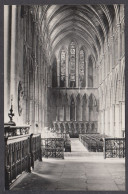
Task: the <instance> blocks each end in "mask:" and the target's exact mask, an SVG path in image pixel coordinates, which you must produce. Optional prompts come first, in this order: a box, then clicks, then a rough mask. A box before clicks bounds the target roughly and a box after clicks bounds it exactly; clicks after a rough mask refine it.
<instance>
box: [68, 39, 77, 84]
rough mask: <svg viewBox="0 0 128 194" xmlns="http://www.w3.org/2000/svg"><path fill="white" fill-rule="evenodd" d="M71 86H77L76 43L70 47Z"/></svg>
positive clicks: (72, 43)
mask: <svg viewBox="0 0 128 194" xmlns="http://www.w3.org/2000/svg"><path fill="white" fill-rule="evenodd" d="M69 85H70V87H75V86H76V47H75V43H74V42H71V44H70V47H69Z"/></svg>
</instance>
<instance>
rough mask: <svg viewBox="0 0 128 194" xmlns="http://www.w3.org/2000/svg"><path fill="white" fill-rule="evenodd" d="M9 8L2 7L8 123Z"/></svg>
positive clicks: (5, 110)
mask: <svg viewBox="0 0 128 194" xmlns="http://www.w3.org/2000/svg"><path fill="white" fill-rule="evenodd" d="M9 13H10V10H9V6H8V5H4V122H8V121H9V118H8V111H9V109H10V65H9V62H10V61H9V46H10V44H9V42H10V40H9V23H10V19H11V18H10V17H9Z"/></svg>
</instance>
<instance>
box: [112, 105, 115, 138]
mask: <svg viewBox="0 0 128 194" xmlns="http://www.w3.org/2000/svg"><path fill="white" fill-rule="evenodd" d="M112 121H113V124H112V134H111V135H112V136H113V137H115V105H114V104H113V105H112Z"/></svg>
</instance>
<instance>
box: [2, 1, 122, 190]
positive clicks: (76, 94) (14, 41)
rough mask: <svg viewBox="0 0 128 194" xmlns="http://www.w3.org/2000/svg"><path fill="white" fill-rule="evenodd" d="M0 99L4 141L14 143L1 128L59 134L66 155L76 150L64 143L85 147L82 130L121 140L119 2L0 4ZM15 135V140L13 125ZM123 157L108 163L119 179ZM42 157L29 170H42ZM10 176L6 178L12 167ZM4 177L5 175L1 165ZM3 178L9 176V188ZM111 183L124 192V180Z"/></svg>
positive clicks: (120, 24) (43, 134)
mask: <svg viewBox="0 0 128 194" xmlns="http://www.w3.org/2000/svg"><path fill="white" fill-rule="evenodd" d="M4 102H5V103H4V123H5V130H6V132H7V131H8V134H9V133H10V134H11V135H10V137H8V140H7V142H8V141H14V143H16V142H17V141H18V140H16V141H15V140H14V137H13V140H12V139H11V138H12V137H11V136H14V134H13V135H12V131H11V132H10V131H9V130H12V129H13V130H15V129H16V128H17V129H21V128H25V126H26V128H27V127H28V128H29V134H34V135H37V134H41V138H47V139H48V138H49V139H50V138H51V139H54V138H55V139H56V138H58V139H59V138H60V139H61V138H62V135H63V137H64V135H65V137H68V140H69V142H70V143H71V150H70V152H69V153H68V152H65V153H64V154H67V155H65V158H66V157H68V156H69V155H70V154H72V153H73V149H74V150H75V149H77V147H76V148H75V147H74V148H73V147H72V146H76V144H80V143H81V146H83V145H84V146H85V145H87V144H88V143H87V142H86V143H82V142H84V138H85V136H86V135H87V134H88V138H90V137H89V134H91V135H92V134H93V135H94V134H95V135H96V134H99V135H101V136H102V137H103V140H104V138H105V137H106V138H110V139H113V141H116V140H117V139H118V141H122V140H123V139H124V138H125V23H124V5H123V4H114V5H104V4H95V5H90V4H86V5H5V6H4ZM9 111H10V113H9ZM9 118H10V123H9ZM26 128H25V129H24V130H26ZM15 135H17V136H16V137H17V138H19V136H18V135H19V134H18V130H17V134H16V133H15ZM22 135H23V134H22ZM66 135H67V136H66ZM82 135H83V136H82ZM91 135H90V136H91ZM6 136H7V133H6ZM8 136H9V135H8ZM24 136H25V134H24ZM27 136H28V134H27ZM101 136H100V137H101ZM95 137H96V138H97V139H98V136H95ZM9 138H10V139H9ZM24 138H25V137H24ZM82 138H83V139H82ZM88 138H87V139H88ZM93 138H94V136H93ZM79 140H80V141H79ZM75 141H76V143H75ZM78 141H79V142H78ZM33 142H34V141H33ZM116 143H117V142H116ZM116 143H114V144H113V145H116ZM123 143H124V141H123ZM8 144H9V143H7V146H8ZM25 145H26V144H25ZM88 145H89V144H88ZM85 147H86V146H85ZM85 147H82V148H81V149H85ZM86 148H87V147H86ZM8 149H9V148H8ZM12 149H13V148H12ZM16 149H18V148H16ZM123 149H124V148H123ZM14 150H15V149H14ZM19 150H20V149H19ZM93 151H94V150H93ZM102 151H103V150H102ZM74 152H75V151H74ZM83 152H84V151H83ZM83 152H82V153H83ZM8 153H10V152H8ZM89 153H91V152H89ZM101 153H103V152H99V153H98V152H95V153H94V155H96V154H99V155H96V158H98V157H99V158H100V157H101V155H100V154H101ZM15 156H17V157H19V156H18V154H17V155H15ZM85 156H86V153H85ZM92 156H93V155H91V156H90V157H92ZM6 157H7V156H6ZM11 157H12V158H13V154H12V156H10V158H11ZM75 157H76V156H75ZM78 158H80V157H79V156H78ZM123 159H124V158H123ZM123 159H122V158H118V160H114V162H116V161H117V163H118V165H119V164H120V165H121V167H120V166H119V168H121V170H120V176H122V177H123V176H124V174H123V175H122V174H121V173H124V160H123ZM49 160H50V159H49ZM49 160H48V159H47V160H46V159H45V158H44V159H43V161H44V162H42V164H40V163H39V164H38V165H37V166H38V167H37V168H36V167H35V169H36V170H38V168H41V169H42V168H43V167H42V166H43V163H48V161H49ZM64 160H65V159H64ZM92 160H93V158H92ZM97 160H98V159H97ZM107 160H109V159H106V160H105V161H107ZM9 161H11V159H7V163H8V162H9ZM12 161H13V159H12ZM50 161H51V160H50ZM82 162H83V161H82ZM114 162H113V163H112V164H115V163H114ZM12 163H13V162H12ZM60 163H61V161H60ZM117 163H116V167H117V166H118V165H117ZM122 163H123V164H122ZM9 164H10V163H8V165H9ZM56 164H58V160H57V162H55V160H54V162H53V163H52V164H51V165H53V168H55V166H54V165H56ZM41 165H42V166H41ZM45 165H46V164H45ZM59 165H60V164H59ZM84 165H85V164H84ZM106 165H107V164H106ZM122 165H123V167H122ZM5 166H6V165H5ZM71 166H72V165H70V167H71ZM101 166H102V165H101ZM85 167H86V166H85ZM16 168H17V169H18V167H16ZM47 168H48V167H47ZM71 168H73V166H72V167H71ZM76 168H77V167H76ZM111 168H112V167H111ZM11 169H13V168H11ZM73 169H74V171H75V168H73ZM90 171H91V168H90ZM17 172H18V170H17ZM11 173H12V175H11V176H12V177H13V176H14V174H13V173H14V172H13V170H12V171H11ZM15 173H16V172H15ZM35 173H37V172H35ZM94 173H95V171H94ZM49 174H50V171H49ZM6 175H7V177H9V175H8V170H7V172H6ZM70 175H71V174H70ZM51 176H52V175H51ZM14 177H15V176H14ZM14 177H13V178H14ZM13 178H12V179H13ZM122 179H123V178H122ZM8 180H9V178H8ZM97 180H99V179H97ZM11 181H12V180H11V178H10V182H9V184H10V185H11ZM6 182H8V181H6ZM94 182H95V181H94ZM94 182H93V183H94ZM31 184H32V182H31ZM35 184H36V183H35ZM49 184H50V183H49ZM90 184H91V183H90ZM107 184H108V183H107ZM113 184H114V183H113ZM74 185H75V184H74ZM82 185H83V184H82ZM100 185H101V184H100ZM117 185H118V186H117ZM117 185H116V186H117V188H118V189H117V188H115V187H112V188H111V189H112V190H114V189H115V190H124V183H122V185H123V186H122V185H121V183H120V184H117ZM119 185H121V186H120V187H119ZM45 186H46V184H44V188H45ZM54 186H55V184H54ZM84 186H85V184H84ZM87 186H88V185H87V183H86V187H85V188H84V189H83V190H91V189H92V190H93V186H92V187H91V188H90V187H89V186H88V189H87ZM60 187H61V186H60ZM66 187H67V189H68V186H66ZM108 187H109V186H108ZM48 188H50V187H48ZM48 188H47V189H48ZM71 188H72V190H73V186H72V187H71ZM14 189H15V186H14ZM18 189H19V190H20V189H21V190H22V189H24V187H22V186H21V187H20V186H19V187H18V188H17V190H18ZM47 189H46V190H47ZM51 189H52V190H55V188H54V187H53V188H51ZM80 189H81V190H82V188H80ZM94 189H95V190H97V188H96V187H95V188H94ZM102 189H103V190H104V189H105V188H102ZM107 189H108V190H109V188H107ZM56 190H57V189H56ZM58 190H59V187H58ZM60 190H61V188H60ZM63 190H65V188H63ZM76 190H77V189H76Z"/></svg>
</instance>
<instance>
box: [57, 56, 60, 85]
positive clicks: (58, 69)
mask: <svg viewBox="0 0 128 194" xmlns="http://www.w3.org/2000/svg"><path fill="white" fill-rule="evenodd" d="M57 86H58V87H60V60H59V59H58V60H57Z"/></svg>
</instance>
